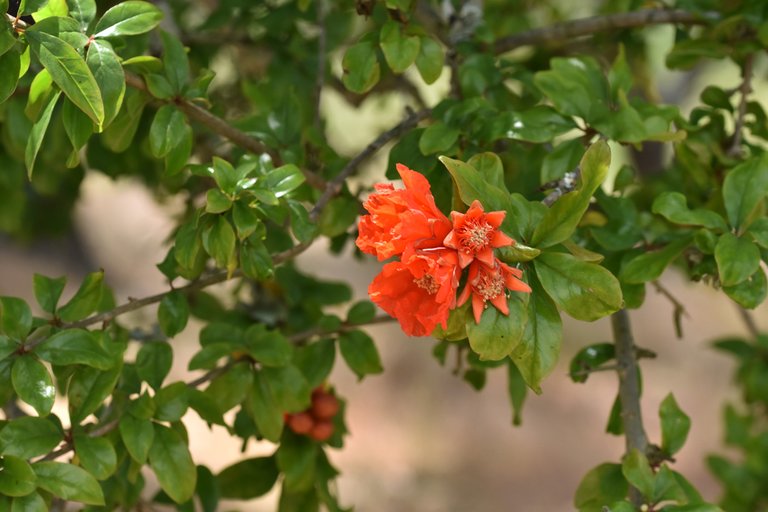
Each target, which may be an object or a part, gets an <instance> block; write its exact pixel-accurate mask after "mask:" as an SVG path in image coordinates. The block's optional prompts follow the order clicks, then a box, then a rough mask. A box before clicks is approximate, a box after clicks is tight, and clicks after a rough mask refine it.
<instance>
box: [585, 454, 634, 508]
mask: <svg viewBox="0 0 768 512" xmlns="http://www.w3.org/2000/svg"><path fill="white" fill-rule="evenodd" d="M628 490H629V486H628V485H627V481H626V480H625V479H624V475H623V474H622V471H621V465H620V464H610V463H604V464H600V465H599V466H597V467H595V468H592V469H591V470H590V471H589V472H588V473H587V474H586V475H584V478H583V479H582V480H581V483H579V487H578V488H577V489H576V494H575V496H574V498H573V504H574V505H575V506H576V508H577V509H578V510H579V512H602V510H603V507H604V506H605V505H606V503H613V502H615V501H619V500H622V499H624V497H626V495H627V491H628Z"/></svg>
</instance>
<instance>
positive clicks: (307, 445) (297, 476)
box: [277, 435, 318, 491]
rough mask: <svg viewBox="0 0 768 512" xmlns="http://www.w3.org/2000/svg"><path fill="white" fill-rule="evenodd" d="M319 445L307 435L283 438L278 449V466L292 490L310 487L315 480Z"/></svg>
mask: <svg viewBox="0 0 768 512" xmlns="http://www.w3.org/2000/svg"><path fill="white" fill-rule="evenodd" d="M317 451H318V445H317V444H315V443H313V442H312V441H311V440H310V439H309V438H308V437H306V436H296V435H292V436H290V438H288V439H283V442H282V443H281V444H280V448H278V449H277V467H278V468H279V469H280V471H282V473H283V474H284V475H285V480H284V485H285V488H286V489H289V490H291V491H303V490H307V489H310V488H311V487H312V485H313V484H314V482H315V475H316V468H317Z"/></svg>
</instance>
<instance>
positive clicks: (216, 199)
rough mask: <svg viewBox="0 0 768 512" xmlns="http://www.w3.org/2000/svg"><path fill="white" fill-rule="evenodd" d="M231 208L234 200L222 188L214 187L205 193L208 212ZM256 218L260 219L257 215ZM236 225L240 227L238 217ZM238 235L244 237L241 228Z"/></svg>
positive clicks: (219, 211)
mask: <svg viewBox="0 0 768 512" xmlns="http://www.w3.org/2000/svg"><path fill="white" fill-rule="evenodd" d="M230 208H232V200H231V199H230V198H229V197H227V196H226V195H225V194H224V193H223V192H222V191H221V190H219V189H217V188H212V189H209V190H208V192H206V193H205V211H206V212H208V213H224V212H226V211H227V210H229V209H230ZM244 208H246V209H247V208H248V207H247V206H245V207H244ZM256 220H258V217H256ZM235 226H236V227H238V228H239V226H238V224H237V219H235ZM248 234H250V233H248ZM248 234H246V235H245V236H248ZM238 235H239V236H240V238H243V236H242V235H240V229H238Z"/></svg>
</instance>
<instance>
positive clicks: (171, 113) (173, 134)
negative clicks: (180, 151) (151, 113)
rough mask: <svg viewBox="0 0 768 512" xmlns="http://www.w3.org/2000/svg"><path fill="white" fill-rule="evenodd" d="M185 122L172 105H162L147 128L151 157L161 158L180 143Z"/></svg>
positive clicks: (179, 112) (182, 115) (180, 113)
mask: <svg viewBox="0 0 768 512" xmlns="http://www.w3.org/2000/svg"><path fill="white" fill-rule="evenodd" d="M186 123H187V120H186V118H185V117H184V114H183V113H182V112H181V111H180V110H179V109H177V108H176V107H174V106H173V105H163V106H162V107H160V108H159V109H158V111H157V113H156V114H155V118H154V120H153V121H152V126H150V128H149V148H150V150H151V151H152V155H154V156H156V157H157V158H162V157H164V156H166V155H167V154H168V153H170V152H171V150H173V149H174V148H175V147H176V146H178V145H179V144H181V143H182V140H183V136H184V133H185V130H184V126H185V125H186Z"/></svg>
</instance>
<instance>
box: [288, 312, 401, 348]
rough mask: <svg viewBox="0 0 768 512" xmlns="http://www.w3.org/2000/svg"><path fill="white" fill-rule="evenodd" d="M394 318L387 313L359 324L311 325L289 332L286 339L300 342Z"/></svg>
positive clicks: (386, 321)
mask: <svg viewBox="0 0 768 512" xmlns="http://www.w3.org/2000/svg"><path fill="white" fill-rule="evenodd" d="M394 320H395V319H394V318H392V317H391V316H389V315H380V316H376V317H374V318H372V319H371V320H370V321H368V322H363V323H359V324H351V323H349V322H342V323H341V325H339V326H338V327H337V328H336V329H321V328H319V327H313V328H311V329H307V330H306V331H301V332H297V333H295V334H291V335H290V336H288V341H290V342H291V343H294V344H301V343H303V342H305V341H306V340H308V339H310V338H314V337H316V336H329V335H331V334H339V333H343V332H349V331H354V330H355V329H359V328H360V327H364V326H366V325H376V324H384V323H388V322H393V321H394Z"/></svg>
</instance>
